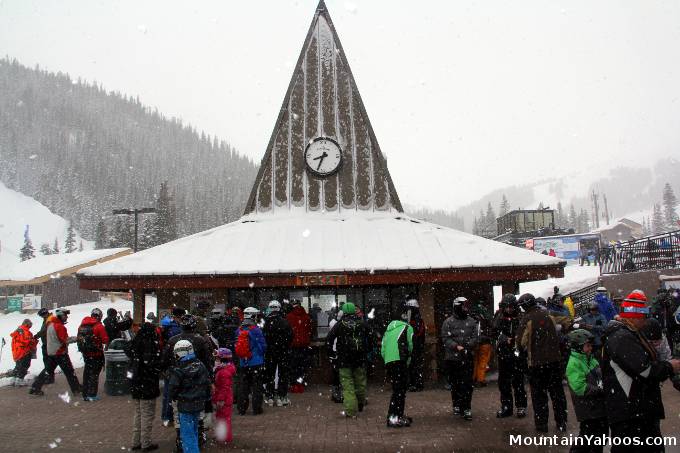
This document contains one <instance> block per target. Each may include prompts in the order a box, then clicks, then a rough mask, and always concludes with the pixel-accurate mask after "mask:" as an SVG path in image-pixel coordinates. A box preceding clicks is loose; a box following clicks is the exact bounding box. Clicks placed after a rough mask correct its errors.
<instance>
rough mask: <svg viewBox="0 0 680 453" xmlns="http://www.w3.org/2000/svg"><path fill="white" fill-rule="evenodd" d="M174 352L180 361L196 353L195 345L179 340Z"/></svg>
mask: <svg viewBox="0 0 680 453" xmlns="http://www.w3.org/2000/svg"><path fill="white" fill-rule="evenodd" d="M173 352H174V353H175V356H176V357H177V358H178V359H181V358H182V357H185V356H187V355H189V354H193V353H194V345H192V344H191V342H190V341H189V340H179V341H178V342H177V343H175V347H174V348H173Z"/></svg>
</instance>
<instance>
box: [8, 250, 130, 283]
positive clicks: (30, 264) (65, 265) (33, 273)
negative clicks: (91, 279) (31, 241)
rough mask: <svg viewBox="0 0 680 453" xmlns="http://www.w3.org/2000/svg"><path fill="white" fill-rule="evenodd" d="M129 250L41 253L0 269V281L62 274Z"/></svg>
mask: <svg viewBox="0 0 680 453" xmlns="http://www.w3.org/2000/svg"><path fill="white" fill-rule="evenodd" d="M129 252H130V249H129V248H115V249H100V250H86V251H83V252H73V253H60V254H57V255H41V256H37V257H35V258H32V259H30V260H26V261H22V262H20V263H17V264H16V265H14V266H11V267H9V268H6V269H2V270H1V271H0V281H7V280H10V281H22V282H24V281H31V280H35V279H38V278H40V277H45V276H50V275H57V274H63V273H64V271H68V270H71V269H73V268H77V267H78V266H82V265H85V264H88V263H91V262H93V261H99V260H105V259H106V260H108V259H111V258H112V257H115V256H116V255H121V256H122V255H124V254H127V253H129Z"/></svg>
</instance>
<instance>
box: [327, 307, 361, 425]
mask: <svg viewBox="0 0 680 453" xmlns="http://www.w3.org/2000/svg"><path fill="white" fill-rule="evenodd" d="M341 310H342V313H343V315H342V317H341V318H340V320H339V321H338V322H336V323H335V325H334V326H333V328H332V329H331V331H330V332H328V335H327V336H326V349H327V350H328V353H329V356H331V355H334V354H335V355H336V357H337V358H336V359H335V360H336V366H337V367H338V373H339V377H340V385H341V386H342V402H343V405H344V409H345V410H344V415H345V417H356V415H357V412H361V411H363V410H364V404H365V402H366V358H367V353H368V330H367V329H366V325H365V324H364V321H363V320H362V319H361V317H359V316H358V315H357V312H356V307H355V305H354V304H353V303H351V302H345V303H344V304H342V307H341ZM334 348H335V351H334Z"/></svg>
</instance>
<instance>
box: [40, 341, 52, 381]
mask: <svg viewBox="0 0 680 453" xmlns="http://www.w3.org/2000/svg"><path fill="white" fill-rule="evenodd" d="M42 360H43V367H44V368H48V367H47V364H48V363H49V361H50V356H48V355H47V345H46V344H45V342H44V341H43V345H42ZM45 384H54V370H53V371H52V374H50V375H49V377H48V379H47V380H46V381H45Z"/></svg>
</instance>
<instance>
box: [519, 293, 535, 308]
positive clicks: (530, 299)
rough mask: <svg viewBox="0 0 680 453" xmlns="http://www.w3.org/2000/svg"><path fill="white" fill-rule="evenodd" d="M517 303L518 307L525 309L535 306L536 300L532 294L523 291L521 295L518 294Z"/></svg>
mask: <svg viewBox="0 0 680 453" xmlns="http://www.w3.org/2000/svg"><path fill="white" fill-rule="evenodd" d="M517 303H518V304H519V308H520V309H521V310H522V311H527V310H529V309H530V308H533V307H535V306H536V303H537V302H536V298H535V297H534V295H533V294H531V293H524V294H522V295H521V296H519V299H517Z"/></svg>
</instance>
